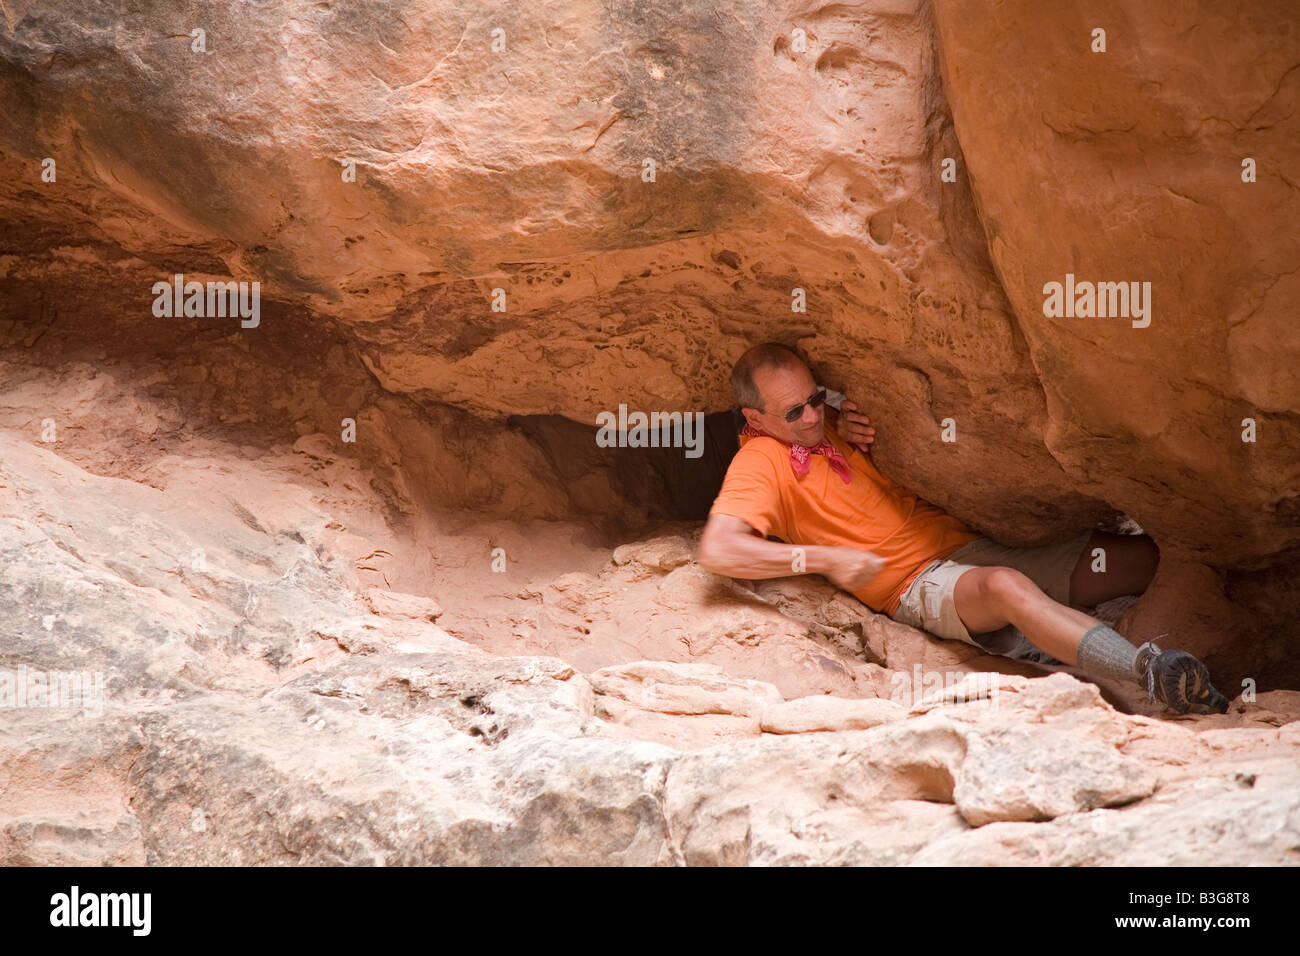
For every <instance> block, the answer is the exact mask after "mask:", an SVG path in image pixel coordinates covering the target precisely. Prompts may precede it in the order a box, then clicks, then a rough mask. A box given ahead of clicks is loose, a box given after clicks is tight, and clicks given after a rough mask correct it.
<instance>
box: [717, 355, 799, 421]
mask: <svg viewBox="0 0 1300 956" xmlns="http://www.w3.org/2000/svg"><path fill="white" fill-rule="evenodd" d="M804 364H805V363H804V360H803V359H802V358H800V356H799V353H798V352H796V351H795V350H794V349H792V348H790V346H788V345H782V344H781V343H780V342H764V343H763V344H761V345H755V346H754V347H753V348H751V349H750V350H749V351H747V352H746V353H745V354H744V355H742V356H741V357H740V358H739V359H737V360H736V364H735V366H733V367H732V369H731V390H732V391H733V392H735V393H736V401H738V402H739V403H740V407H741V408H756V409H758V410H759V411H760V412H762V411H766V409H765V408H763V396H761V395H759V394H758V386H756V385H755V384H754V373H755V372H757V371H758V370H759V369H761V368H789V367H790V366H792V365H804Z"/></svg>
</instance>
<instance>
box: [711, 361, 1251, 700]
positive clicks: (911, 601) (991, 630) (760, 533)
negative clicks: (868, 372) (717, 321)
mask: <svg viewBox="0 0 1300 956" xmlns="http://www.w3.org/2000/svg"><path fill="white" fill-rule="evenodd" d="M731 384H732V388H733V390H734V391H735V393H736V398H737V401H739V403H740V406H741V408H742V409H743V412H744V416H745V420H746V423H747V424H746V426H745V429H744V431H743V432H742V434H741V448H740V450H739V451H738V452H737V453H736V456H735V458H733V459H732V461H731V464H730V466H729V467H728V469H727V475H726V478H725V479H724V481H723V484H722V490H721V491H720V492H719V493H718V496H717V499H716V500H715V501H714V503H713V507H712V509H711V510H710V512H709V519H708V522H707V523H706V524H705V526H704V533H703V535H702V537H701V538H700V545H699V552H698V555H697V559H698V561H699V563H700V565H701V566H702V567H704V568H705V569H707V570H709V571H712V572H714V573H715V574H725V575H728V576H730V577H735V578H775V577H785V576H787V575H789V574H791V573H794V572H796V571H807V572H809V573H816V574H822V575H825V576H826V577H827V578H829V579H830V580H831V581H833V582H834V583H835V584H837V585H839V586H840V587H842V588H844V590H846V591H849V592H851V593H853V594H854V595H855V596H856V597H857V598H858V599H859V600H861V601H862V602H863V603H864V604H866V605H867V606H868V607H871V608H872V609H873V610H876V611H879V612H883V613H886V614H889V615H890V616H891V617H892V618H893V619H894V620H897V621H901V622H903V623H905V624H910V625H912V626H914V627H919V628H922V629H924V630H926V631H929V632H930V633H932V634H934V635H936V636H938V637H943V638H948V639H950V640H959V641H966V642H967V643H970V644H974V645H975V646H977V647H981V648H983V649H985V650H990V651H993V652H995V653H1004V654H1007V655H1008V656H1011V655H1012V654H1014V653H1015V652H1016V651H1017V650H1020V651H1022V652H1024V651H1029V652H1030V654H1029V655H1025V654H1023V653H1022V654H1020V655H1018V656H1032V651H1033V648H1037V649H1039V650H1040V651H1041V652H1043V653H1045V654H1046V655H1050V657H1051V658H1056V659H1058V660H1059V661H1060V662H1064V663H1066V664H1071V665H1077V666H1078V667H1079V668H1080V669H1081V670H1082V671H1084V672H1085V673H1088V674H1091V675H1093V676H1096V677H1105V678H1113V679H1121V680H1129V681H1134V682H1137V683H1139V684H1141V685H1143V686H1145V687H1146V688H1147V690H1148V693H1149V694H1151V696H1152V699H1156V698H1158V699H1159V700H1160V701H1161V702H1163V703H1164V704H1165V705H1167V706H1168V707H1170V708H1171V709H1173V710H1175V711H1177V712H1178V713H1180V714H1183V713H1187V712H1188V711H1189V710H1191V709H1192V707H1193V706H1198V707H1204V708H1208V709H1210V710H1217V711H1219V712H1223V711H1226V710H1227V708H1228V701H1227V700H1226V698H1224V697H1223V695H1222V694H1220V693H1219V692H1218V691H1217V690H1215V689H1214V687H1213V686H1212V685H1211V684H1210V679H1209V672H1208V670H1207V669H1206V667H1205V665H1204V664H1203V663H1202V662H1201V661H1199V660H1197V659H1196V658H1195V657H1193V656H1192V655H1191V654H1188V653H1186V652H1185V651H1178V650H1168V651H1163V652H1161V651H1160V649H1159V648H1157V647H1156V646H1155V645H1154V644H1152V643H1151V642H1147V643H1146V644H1143V645H1142V646H1141V647H1139V648H1135V647H1133V645H1132V644H1130V643H1129V642H1128V641H1127V640H1126V639H1125V638H1124V637H1123V635H1121V634H1120V633H1119V632H1118V631H1115V630H1113V629H1112V628H1110V627H1107V626H1106V625H1105V624H1102V623H1101V622H1100V621H1098V620H1096V619H1095V618H1092V617H1089V616H1088V615H1087V614H1084V613H1083V612H1082V611H1080V610H1077V609H1076V607H1072V606H1071V605H1079V606H1093V605H1096V604H1099V603H1101V602H1102V601H1106V600H1109V599H1111V598H1113V597H1119V596H1120V595H1125V594H1140V593H1141V592H1142V591H1144V590H1145V589H1146V587H1147V584H1148V583H1149V582H1150V580H1151V578H1152V576H1153V575H1154V574H1155V567H1156V563H1157V560H1158V555H1159V553H1158V551H1157V549H1156V546H1155V543H1154V542H1153V541H1152V540H1151V539H1150V538H1149V537H1147V536H1146V535H1116V534H1107V533H1104V532H1100V531H1094V532H1091V533H1084V534H1081V535H1079V536H1078V537H1076V538H1075V539H1073V540H1071V541H1068V542H1065V543H1064V544H1060V545H1052V546H1049V547H1045V548H1021V549H1016V548H1008V547H1004V546H1002V545H999V544H997V543H996V542H994V541H991V540H989V539H988V538H985V537H982V536H980V535H979V534H978V533H977V532H975V531H973V530H971V529H970V528H969V527H967V526H966V525H965V524H963V523H962V522H961V521H959V520H958V519H957V518H955V517H953V516H952V515H949V514H946V513H945V512H943V511H941V510H940V509H939V508H937V507H935V506H934V505H932V504H930V503H929V502H926V501H923V500H921V499H920V498H918V497H917V496H916V495H914V494H912V493H911V492H909V491H907V490H905V489H903V488H901V487H899V486H898V485H896V484H894V483H893V482H892V481H890V480H889V479H888V478H886V477H885V476H884V475H882V474H881V473H880V472H879V471H877V470H876V468H875V466H874V465H873V464H872V462H871V460H870V458H869V457H868V456H867V454H866V452H867V451H869V449H870V442H871V441H872V439H873V437H874V434H875V430H874V429H873V428H871V427H870V426H869V422H868V419H867V418H866V417H865V416H862V415H859V414H856V411H857V409H856V406H854V405H853V404H852V403H851V402H847V401H846V402H844V403H843V404H842V405H841V411H840V414H841V418H840V421H839V428H840V431H837V430H836V428H835V427H833V426H832V425H830V424H828V423H827V422H826V420H825V407H824V406H825V402H826V394H827V392H826V389H823V388H819V387H818V386H817V384H816V382H815V381H814V380H813V376H812V373H811V372H809V370H808V367H807V366H806V365H805V364H804V363H803V361H802V360H801V359H800V358H799V357H798V356H797V355H796V354H795V353H794V352H793V351H792V350H790V349H788V348H786V347H785V346H782V345H778V344H775V343H766V344H763V345H758V346H755V347H754V348H752V349H750V350H749V351H748V352H746V353H745V354H744V355H743V356H741V358H740V360H739V361H738V362H737V363H736V366H735V368H734V369H733V370H732V374H731ZM841 431H842V433H843V436H844V437H841V433H840V432H841ZM846 438H848V439H850V440H851V441H852V442H853V444H850V442H849V441H846V440H845V439H846ZM854 445H856V447H854ZM768 536H772V537H776V538H779V539H781V540H780V542H778V541H769V540H767V537H768ZM782 542H784V543H782ZM1095 547H1101V548H1104V549H1105V552H1106V568H1107V569H1106V571H1105V573H1093V572H1092V571H1091V563H1090V561H1089V557H1090V556H1091V553H1092V549H1093V548H1095ZM1016 632H1019V633H1016ZM1021 634H1023V636H1024V638H1025V639H1027V640H1028V643H1029V644H1031V645H1032V647H1023V646H1022V647H1020V648H1019V649H1017V648H1016V647H1015V641H1016V640H1020V635H1021ZM976 635H978V636H980V638H981V639H978V640H977V639H976ZM1039 659H1042V658H1041V656H1040V658H1039Z"/></svg>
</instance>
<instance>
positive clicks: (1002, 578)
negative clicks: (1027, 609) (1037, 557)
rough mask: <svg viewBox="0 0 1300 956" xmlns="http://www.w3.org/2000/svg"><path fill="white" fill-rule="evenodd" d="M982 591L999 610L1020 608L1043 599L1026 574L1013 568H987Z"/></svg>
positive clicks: (1040, 592) (1041, 592)
mask: <svg viewBox="0 0 1300 956" xmlns="http://www.w3.org/2000/svg"><path fill="white" fill-rule="evenodd" d="M984 591H985V594H986V595H987V596H988V598H989V600H991V601H992V602H993V603H994V604H995V605H997V606H998V607H1000V608H1010V607H1016V606H1021V605H1023V604H1025V603H1027V602H1030V601H1035V600H1039V599H1041V598H1042V597H1043V591H1042V589H1041V588H1040V587H1039V586H1038V585H1037V584H1035V583H1034V582H1033V580H1032V579H1031V578H1030V577H1029V576H1028V575H1027V574H1025V573H1023V572H1021V571H1017V570H1016V569H1015V568H1003V567H993V568H989V571H988V574H987V575H986V576H985V578H984Z"/></svg>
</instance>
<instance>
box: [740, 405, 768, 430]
mask: <svg viewBox="0 0 1300 956" xmlns="http://www.w3.org/2000/svg"><path fill="white" fill-rule="evenodd" d="M741 412H742V413H744V416H745V421H746V422H748V423H749V424H751V425H753V426H754V427H755V428H762V427H763V426H762V425H761V424H760V423H759V421H758V415H759V412H758V409H756V408H742V409H741Z"/></svg>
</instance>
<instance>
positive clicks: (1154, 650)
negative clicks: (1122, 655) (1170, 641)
mask: <svg viewBox="0 0 1300 956" xmlns="http://www.w3.org/2000/svg"><path fill="white" fill-rule="evenodd" d="M1168 636H1169V635H1168V634H1160V635H1158V636H1157V637H1156V640H1160V639H1161V638H1165V637H1168ZM1148 648H1149V649H1150V651H1151V656H1150V657H1148V658H1147V666H1146V667H1145V668H1143V670H1145V671H1146V674H1145V677H1146V679H1147V701H1148V702H1150V703H1152V704H1154V703H1155V702H1156V669H1155V667H1154V666H1153V665H1154V664H1155V662H1156V658H1157V657H1159V656H1160V653H1161V651H1160V648H1158V647H1156V641H1147V642H1146V643H1145V644H1143V645H1142V646H1141V647H1139V648H1138V653H1139V654H1141V653H1142V651H1143V650H1145V649H1148Z"/></svg>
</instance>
